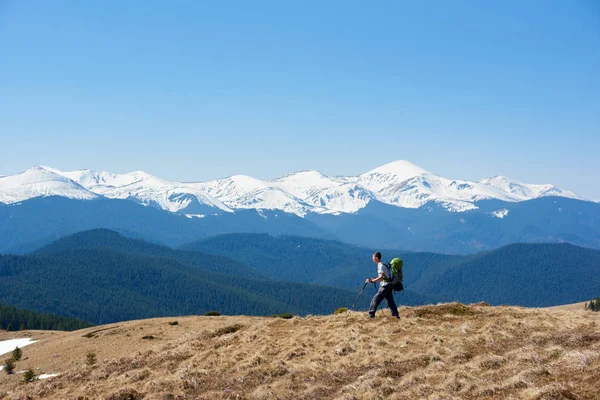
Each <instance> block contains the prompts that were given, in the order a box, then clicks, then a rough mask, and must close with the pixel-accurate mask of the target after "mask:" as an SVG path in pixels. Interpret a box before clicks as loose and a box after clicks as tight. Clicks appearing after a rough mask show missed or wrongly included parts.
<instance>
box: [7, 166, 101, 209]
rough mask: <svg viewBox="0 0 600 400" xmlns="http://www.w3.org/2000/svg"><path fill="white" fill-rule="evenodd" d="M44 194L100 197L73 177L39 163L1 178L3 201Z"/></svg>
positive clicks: (84, 198) (13, 200)
mask: <svg viewBox="0 0 600 400" xmlns="http://www.w3.org/2000/svg"><path fill="white" fill-rule="evenodd" d="M43 196H62V197H67V198H70V199H78V200H92V199H95V198H97V197H98V195H97V194H95V193H93V192H91V191H89V190H88V189H86V188H84V187H83V186H81V185H79V184H78V183H76V182H74V181H72V180H71V179H69V178H65V177H63V176H61V175H58V174H56V173H54V172H52V171H48V170H47V169H45V168H43V167H40V166H37V165H36V166H35V167H33V168H30V169H28V170H27V171H24V172H22V173H20V174H16V175H10V176H5V177H2V178H0V202H2V203H6V204H11V203H18V202H20V201H24V200H28V199H31V198H34V197H43Z"/></svg>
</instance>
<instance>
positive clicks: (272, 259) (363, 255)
mask: <svg viewBox="0 0 600 400" xmlns="http://www.w3.org/2000/svg"><path fill="white" fill-rule="evenodd" d="M181 248H182V249H185V250H194V251H201V252H206V253H213V254H218V255H222V256H226V257H230V258H233V259H236V260H238V261H240V262H243V263H245V264H249V265H252V266H253V267H255V268H256V269H258V270H259V271H260V272H261V273H263V274H265V275H267V276H268V277H269V278H272V279H279V280H287V281H294V282H305V283H321V284H326V285H330V286H336V287H341V288H356V287H360V286H361V285H362V283H363V282H364V280H365V278H367V277H370V276H374V275H375V274H376V266H375V264H373V261H372V260H371V256H372V255H373V253H374V252H375V251H381V253H382V256H383V260H384V261H385V262H389V261H390V260H391V259H392V258H394V257H401V258H402V259H403V260H404V264H405V265H407V266H408V267H407V268H406V270H405V271H404V283H405V284H406V285H410V284H411V283H413V282H415V281H416V280H418V279H419V278H420V276H421V274H422V273H424V272H425V271H426V270H428V269H429V268H430V267H432V266H434V265H437V264H439V263H441V262H445V261H448V260H454V259H460V258H461V257H460V256H451V255H446V254H436V253H419V252H407V251H402V250H389V249H369V248H364V247H359V246H354V245H349V244H346V243H341V242H337V241H333V240H323V239H312V238H304V237H298V236H276V237H275V236H270V235H267V234H251V233H250V234H249V233H237V234H228V235H220V236H215V237H211V238H207V239H201V240H198V241H196V242H193V243H189V244H187V245H184V246H182V247H181Z"/></svg>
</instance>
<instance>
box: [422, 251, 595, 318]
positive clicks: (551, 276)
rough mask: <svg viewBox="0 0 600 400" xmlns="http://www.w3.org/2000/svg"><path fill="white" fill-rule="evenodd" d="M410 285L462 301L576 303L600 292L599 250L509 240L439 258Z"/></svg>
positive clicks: (514, 303)
mask: <svg viewBox="0 0 600 400" xmlns="http://www.w3.org/2000/svg"><path fill="white" fill-rule="evenodd" d="M411 289H413V290H416V291H421V292H423V293H436V294H438V295H441V296H444V297H446V298H448V299H450V300H457V301H461V302H467V303H469V302H477V301H482V300H484V301H487V302H489V303H491V304H509V305H523V306H536V307H546V306H551V305H558V304H569V303H576V302H580V301H585V300H588V299H592V298H594V297H596V296H598V294H599V293H600V251H599V250H593V249H586V248H583V247H578V246H574V245H571V244H568V243H559V244H548V243H544V244H522V243H517V244H512V245H509V246H505V247H502V248H500V249H496V250H492V251H488V252H484V253H479V254H475V255H472V256H466V257H463V258H462V259H456V260H453V261H451V262H446V263H442V264H439V265H437V266H436V267H435V268H432V269H431V270H430V271H428V272H427V273H425V274H424V276H423V277H422V278H421V279H420V280H418V281H417V282H415V283H414V284H413V285H411Z"/></svg>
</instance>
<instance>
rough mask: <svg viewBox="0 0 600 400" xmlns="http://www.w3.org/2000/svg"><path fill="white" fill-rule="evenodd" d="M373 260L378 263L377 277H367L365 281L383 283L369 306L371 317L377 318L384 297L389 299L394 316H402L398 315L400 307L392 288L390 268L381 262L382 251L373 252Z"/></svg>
mask: <svg viewBox="0 0 600 400" xmlns="http://www.w3.org/2000/svg"><path fill="white" fill-rule="evenodd" d="M373 262H374V263H375V264H377V278H367V280H366V281H365V283H373V282H381V283H380V284H379V290H377V293H376V294H375V296H374V297H373V300H371V306H370V307H369V318H375V311H376V310H377V307H379V304H381V302H382V301H383V299H386V300H387V303H388V306H389V307H390V310H391V311H392V317H394V318H400V316H399V315H398V307H396V302H395V301H394V291H393V290H392V283H391V272H390V269H389V268H388V267H387V266H386V265H385V264H384V263H382V262H381V253H380V252H376V253H375V254H373ZM386 281H387V282H386Z"/></svg>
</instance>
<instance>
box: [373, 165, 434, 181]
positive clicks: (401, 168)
mask: <svg viewBox="0 0 600 400" xmlns="http://www.w3.org/2000/svg"><path fill="white" fill-rule="evenodd" d="M427 173H429V172H428V171H427V170H425V169H423V168H421V167H419V166H418V165H415V164H413V163H411V162H410V161H406V160H398V161H393V162H391V163H388V164H385V165H382V166H381V167H377V168H375V169H373V170H371V171H369V172H367V173H366V174H363V175H370V174H390V175H395V176H397V177H398V178H399V179H401V180H407V179H410V178H413V177H415V176H419V175H422V174H427Z"/></svg>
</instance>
